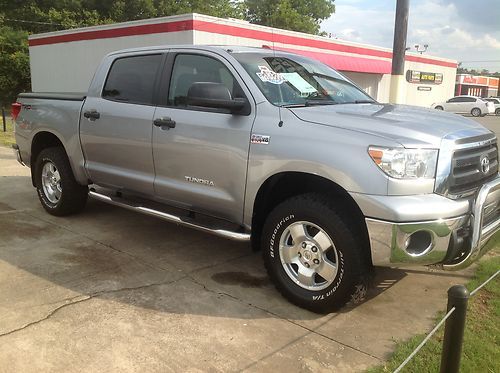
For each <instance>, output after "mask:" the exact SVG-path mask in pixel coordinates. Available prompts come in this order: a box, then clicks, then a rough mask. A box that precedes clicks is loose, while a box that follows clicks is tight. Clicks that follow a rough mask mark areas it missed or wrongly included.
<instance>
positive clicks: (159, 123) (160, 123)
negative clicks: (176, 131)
mask: <svg viewBox="0 0 500 373" xmlns="http://www.w3.org/2000/svg"><path fill="white" fill-rule="evenodd" d="M153 124H154V125H155V126H156V127H167V128H175V120H172V119H171V118H169V117H164V118H156V119H155V120H154V121H153Z"/></svg>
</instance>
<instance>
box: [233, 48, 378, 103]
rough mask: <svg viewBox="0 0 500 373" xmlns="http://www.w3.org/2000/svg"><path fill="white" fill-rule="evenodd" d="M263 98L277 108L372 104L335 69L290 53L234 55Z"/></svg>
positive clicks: (364, 94) (369, 98)
mask: <svg viewBox="0 0 500 373" xmlns="http://www.w3.org/2000/svg"><path fill="white" fill-rule="evenodd" d="M233 57H234V58H236V60H237V61H238V62H239V63H240V64H241V65H242V66H243V68H244V69H245V70H246V71H247V72H248V74H250V76H251V78H252V79H253V81H254V82H255V83H256V84H257V86H258V87H259V89H260V90H261V91H262V93H263V94H264V96H266V98H267V99H268V100H269V101H270V102H271V103H272V104H274V105H277V106H287V107H292V106H311V105H332V104H347V103H366V102H375V101H374V100H373V99H372V98H371V97H370V96H368V94H366V93H365V92H364V91H362V90H361V89H359V88H358V87H356V86H355V85H354V84H352V83H351V82H350V81H348V80H346V78H345V77H343V76H342V75H341V74H339V73H338V72H337V71H335V70H334V69H332V68H330V67H328V66H326V65H324V64H322V63H320V62H317V61H315V60H312V59H309V58H306V57H302V56H298V55H292V54H276V55H270V54H259V53H234V54H233Z"/></svg>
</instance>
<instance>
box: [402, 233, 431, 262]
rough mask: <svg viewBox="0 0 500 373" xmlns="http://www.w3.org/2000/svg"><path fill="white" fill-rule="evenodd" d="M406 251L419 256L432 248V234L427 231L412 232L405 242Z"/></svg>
mask: <svg viewBox="0 0 500 373" xmlns="http://www.w3.org/2000/svg"><path fill="white" fill-rule="evenodd" d="M405 247H406V252H407V253H408V254H409V255H411V256H420V255H423V254H425V253H427V252H428V251H429V250H430V249H431V248H432V235H431V232H429V231H418V232H415V233H412V234H411V235H410V236H409V237H408V238H407V239H406V242H405Z"/></svg>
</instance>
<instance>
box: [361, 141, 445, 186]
mask: <svg viewBox="0 0 500 373" xmlns="http://www.w3.org/2000/svg"><path fill="white" fill-rule="evenodd" d="M368 154H370V157H371V158H372V159H373V161H374V162H375V163H376V164H377V166H379V167H380V169H381V170H382V171H384V172H385V173H386V174H387V175H389V176H390V177H394V178H396V179H432V178H434V177H435V174H436V165H437V157H438V151H437V150H436V149H405V148H383V147H378V146H370V147H369V148H368Z"/></svg>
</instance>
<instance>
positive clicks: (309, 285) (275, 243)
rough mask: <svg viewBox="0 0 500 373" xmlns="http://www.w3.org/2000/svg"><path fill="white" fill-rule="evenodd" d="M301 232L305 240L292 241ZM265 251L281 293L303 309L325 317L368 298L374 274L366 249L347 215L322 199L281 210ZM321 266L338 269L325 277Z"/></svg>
mask: <svg viewBox="0 0 500 373" xmlns="http://www.w3.org/2000/svg"><path fill="white" fill-rule="evenodd" d="M301 226H302V227H304V233H303V234H298V233H296V236H295V237H296V238H294V236H293V235H292V234H290V235H288V232H289V231H290V229H294V230H297V227H301ZM299 229H300V228H299ZM321 232H323V233H321ZM298 237H305V238H304V239H299V238H298ZM314 237H318V239H317V240H316V239H315V238H314ZM262 247H263V257H264V263H265V266H266V269H267V271H268V273H269V276H270V277H271V279H272V280H273V282H274V284H275V286H276V288H277V289H278V290H279V291H280V292H281V294H282V295H283V296H284V297H286V298H287V299H288V300H290V301H291V302H292V303H294V304H296V305H298V306H300V307H303V308H306V309H309V310H311V311H313V312H318V313H326V312H331V311H334V310H336V309H338V308H340V307H342V306H343V305H345V304H346V303H347V302H349V301H351V300H354V301H360V300H361V299H362V298H363V297H364V294H365V292H366V285H365V278H366V274H367V272H368V271H369V268H368V265H367V264H366V263H367V260H366V258H365V257H364V255H366V254H365V251H364V250H363V247H362V243H361V242H360V240H359V239H358V235H356V234H355V233H354V232H353V231H352V230H351V227H350V224H348V223H347V220H346V219H343V218H342V211H341V210H340V209H338V211H337V208H336V207H335V206H334V205H333V204H332V202H331V201H330V200H329V199H328V198H326V197H324V196H322V195H317V194H305V195H300V196H297V197H293V198H291V199H289V200H286V201H285V202H283V203H282V204H280V205H278V206H277V207H276V208H275V209H274V210H273V211H272V212H271V214H270V215H269V217H268V218H267V220H266V223H265V225H264V230H263V235H262ZM325 247H326V249H324V248H325ZM314 249H316V250H314ZM296 255H297V256H296ZM291 256H293V258H291ZM306 256H307V258H306ZM322 260H324V261H325V263H328V266H333V267H334V268H335V269H334V270H333V269H332V268H333V267H330V270H328V271H326V272H324V273H325V274H323V273H321V274H320V272H321V268H324V267H323V264H325V263H323V262H322ZM288 262H290V263H291V264H289V263H288ZM301 265H304V266H306V267H300V266H301ZM315 265H316V267H314V266H315ZM301 269H302V272H303V273H299V272H301V271H300V270H301ZM310 272H314V274H313V275H312V276H309V274H310ZM304 273H305V275H304Z"/></svg>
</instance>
